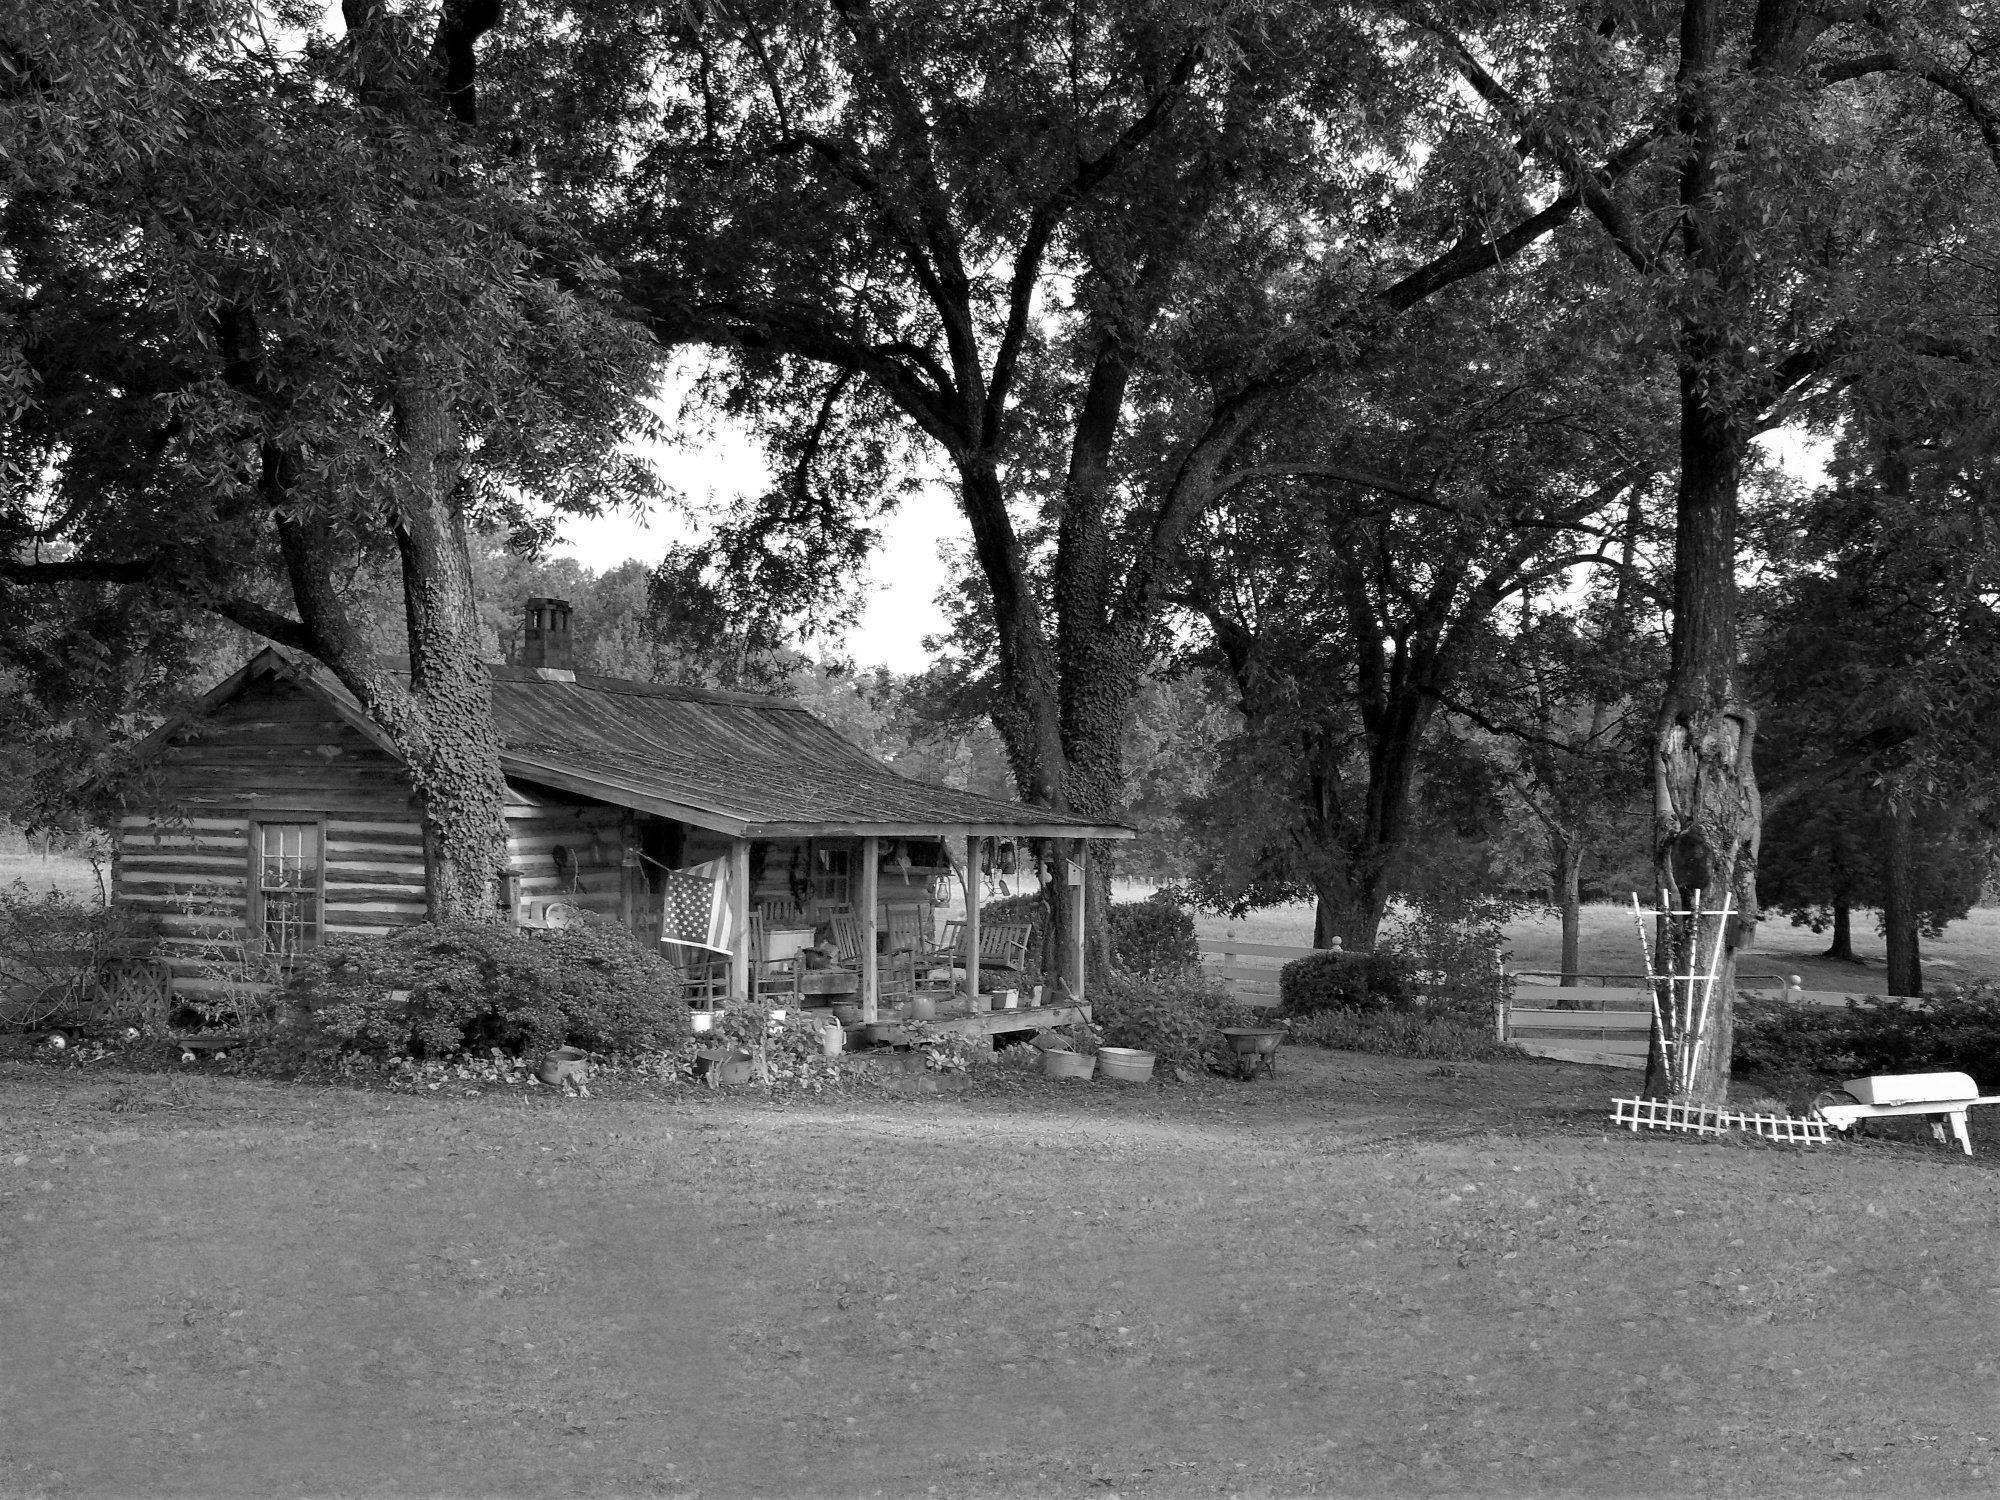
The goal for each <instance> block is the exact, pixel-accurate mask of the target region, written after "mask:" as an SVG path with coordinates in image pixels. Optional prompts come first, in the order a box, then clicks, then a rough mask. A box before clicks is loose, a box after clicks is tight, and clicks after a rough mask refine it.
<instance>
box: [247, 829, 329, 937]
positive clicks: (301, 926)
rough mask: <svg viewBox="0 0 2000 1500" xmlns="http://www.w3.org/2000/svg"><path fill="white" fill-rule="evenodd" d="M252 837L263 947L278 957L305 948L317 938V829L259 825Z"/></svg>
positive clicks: (318, 865)
mask: <svg viewBox="0 0 2000 1500" xmlns="http://www.w3.org/2000/svg"><path fill="white" fill-rule="evenodd" d="M257 838H258V844H257V854H258V871H259V872H258V877H257V884H258V888H259V889H258V895H259V897H260V900H261V903H262V906H263V912H264V946H265V947H266V948H267V949H268V950H269V951H271V952H273V953H284V954H294V953H298V952H300V951H301V950H303V949H306V948H310V947H312V946H313V944H314V943H315V942H316V941H318V937H319V885H320V845H319V825H318V824H316V823H263V824H260V825H258V830H257Z"/></svg>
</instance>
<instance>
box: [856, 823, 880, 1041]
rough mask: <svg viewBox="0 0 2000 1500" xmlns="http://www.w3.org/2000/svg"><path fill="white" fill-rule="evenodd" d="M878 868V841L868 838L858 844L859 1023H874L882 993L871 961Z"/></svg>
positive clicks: (878, 978) (873, 944) (878, 973)
mask: <svg viewBox="0 0 2000 1500" xmlns="http://www.w3.org/2000/svg"><path fill="white" fill-rule="evenodd" d="M881 865H882V841H881V840H880V839H879V838H875V837H873V836H872V835H871V836H870V837H868V838H865V839H863V840H862V841H861V1019H862V1020H864V1021H872V1020H874V1019H875V1007H876V1005H877V1004H878V1003H879V1000H880V996H881V993H882V975H881V966H880V964H879V963H878V961H877V960H876V957H875V899H876V895H877V889H878V885H879V881H880V869H881Z"/></svg>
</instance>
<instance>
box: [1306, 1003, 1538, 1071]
mask: <svg viewBox="0 0 2000 1500" xmlns="http://www.w3.org/2000/svg"><path fill="white" fill-rule="evenodd" d="M1291 1035H1292V1040H1293V1041H1295V1042H1300V1043H1304V1044H1307V1045H1310V1046H1314V1047H1336V1048H1339V1049H1340V1050H1342V1051H1345V1052H1373V1053H1376V1054H1378V1055H1380V1056H1383V1057H1421V1058H1429V1059H1433V1060H1436V1061H1439V1062H1481V1061H1488V1060H1491V1059H1493V1058H1500V1057H1513V1058H1518V1057H1519V1056H1520V1055H1521V1054H1520V1052H1519V1051H1518V1050H1517V1049H1516V1048H1513V1047H1510V1046H1508V1045H1507V1044H1506V1043H1505V1042H1502V1041H1500V1040H1499V1039H1498V1038H1496V1037H1495V1036H1494V1034H1493V1024H1492V1022H1490V1021H1488V1022H1485V1023H1484V1024H1481V1023H1478V1022H1475V1021H1473V1020H1470V1019H1468V1018H1465V1017H1462V1016H1457V1015H1452V1014H1450V1013H1448V1012H1445V1013H1439V1014H1436V1015H1424V1014H1421V1013H1419V1012H1416V1011H1391V1010H1384V1009H1380V1008H1378V1009H1375V1010H1339V1009H1336V1010H1322V1011H1318V1012H1315V1013H1314V1014H1312V1015H1310V1016H1306V1017H1304V1018H1302V1019H1300V1020H1297V1021H1294V1022H1292V1023H1291Z"/></svg>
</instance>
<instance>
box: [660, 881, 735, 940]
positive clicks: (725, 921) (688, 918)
mask: <svg viewBox="0 0 2000 1500" xmlns="http://www.w3.org/2000/svg"><path fill="white" fill-rule="evenodd" d="M660 898H661V899H660V941H661V942H663V943H676V944H679V945H680V946H682V947H685V948H711V949H713V950H715V951H716V952H718V953H729V952H733V951H734V937H735V925H736V923H735V916H734V914H733V912H732V911H731V909H730V902H729V861H728V860H726V859H711V860H706V861H704V862H703V863H701V864H698V865H689V866H688V867H687V868H686V869H685V870H669V871H667V875H666V879H665V881H664V882H663V883H662V886H661V890H660Z"/></svg>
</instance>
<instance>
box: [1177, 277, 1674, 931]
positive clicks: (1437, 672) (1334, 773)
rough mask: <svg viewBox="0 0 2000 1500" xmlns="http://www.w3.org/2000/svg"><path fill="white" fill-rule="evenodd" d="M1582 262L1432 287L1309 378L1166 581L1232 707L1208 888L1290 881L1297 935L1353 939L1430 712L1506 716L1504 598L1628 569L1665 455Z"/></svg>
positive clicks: (1422, 747) (1403, 820)
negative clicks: (1629, 519) (1217, 843)
mask: <svg viewBox="0 0 2000 1500" xmlns="http://www.w3.org/2000/svg"><path fill="white" fill-rule="evenodd" d="M1588 250H1589V246H1588V245H1587V244H1586V246H1585V247H1583V253H1580V254H1579V256H1578V258H1579V259H1582V260H1585V261H1587V260H1588V258H1589V257H1588V254H1587V252H1588ZM1579 281H1580V278H1579V277H1578V274H1577V271H1576V268H1575V267H1574V266H1573V265H1571V264H1569V263H1568V261H1567V260H1566V259H1565V258H1563V257H1562V256H1560V255H1559V254H1558V255H1554V256H1551V257H1549V258H1547V259H1546V260H1544V261H1543V262H1542V263H1541V264H1540V265H1538V266H1537V267H1535V268H1534V271H1533V274H1529V273H1528V272H1527V271H1525V270H1523V271H1518V272H1516V273H1515V274H1514V275H1513V277H1511V278H1510V284H1509V285H1508V286H1507V287H1505V288H1504V290H1503V289H1490V288H1468V289H1460V290H1457V291H1454V292H1452V293H1448V294H1446V295H1445V296H1444V297H1442V298H1440V299H1438V300H1437V301H1436V302H1435V303H1434V304H1433V305H1431V306H1429V307H1428V308H1426V309H1423V310H1421V311H1419V312H1414V313H1412V314H1411V315H1410V316H1409V317H1407V318H1405V319H1404V320H1403V323H1402V325H1401V327H1400V328H1399V330H1398V336H1397V337H1396V338H1394V339H1386V338H1385V339H1384V340H1383V341H1382V343H1381V345H1380V346H1379V347H1378V348H1377V349H1376V350H1375V351H1374V352H1373V354H1372V356H1371V357H1370V358H1369V359H1368V360H1367V361H1366V362H1360V361H1357V363H1356V364H1354V365H1352V366H1350V367H1349V368H1346V369H1344V370H1341V371H1339V372H1335V373H1330V374H1329V375H1328V376H1327V377H1326V378H1325V379H1324V380H1323V381H1320V382H1316V383H1314V384H1312V385H1309V386H1307V387H1304V388H1302V389H1301V390H1300V391H1299V392H1298V393H1296V395H1295V397H1294V398H1293V399H1292V400H1291V401H1289V402H1287V403H1286V404H1285V405H1284V406H1282V407H1281V408H1280V412H1281V413H1282V418H1281V420H1278V421H1275V422H1273V423H1272V426H1271V430H1270V432H1269V433H1268V434H1267V435H1265V436H1264V437H1263V438H1262V439H1261V440H1260V441H1259V442H1258V443H1256V444H1255V445H1254V447H1250V446H1246V450H1245V451H1244V453H1243V460H1244V461H1243V462H1242V464H1241V465H1240V466H1238V467H1232V468H1231V469H1230V470H1228V471H1226V472H1225V474H1224V476H1223V479H1224V482H1225V483H1231V482H1233V492H1232V493H1229V494H1228V495H1227V496H1226V498H1225V499H1224V500H1223V502H1222V503H1220V504H1218V505H1217V506H1216V507H1215V508H1214V509H1213V511H1212V512H1211V514H1210V515H1209V516H1208V518H1207V519H1206V521H1205V522H1204V523H1203V525H1202V526H1201V527H1200V528H1198V530H1197V532H1196V536H1195V540H1194V543H1193V544H1192V545H1191V547H1190V549H1189V561H1188V565H1187V575H1186V576H1187V583H1186V587H1185V591H1184V593H1183V594H1182V595H1181V596H1180V601H1181V603H1182V604H1183V605H1184V606H1185V608H1186V609H1187V610H1188V611H1189V612H1190V613H1191V614H1192V615H1193V616H1194V617H1195V619H1197V620H1198V621H1199V622H1200V625H1201V627H1202V628H1203V630H1204V633H1205V635H1206V637H1207V645H1208V649H1209V650H1210V652H1212V654H1213V659H1214V660H1215V661H1216V662H1217V663H1218V664H1219V665H1221V666H1222V667H1223V668H1224V669H1225V670H1226V672H1227V673H1228V675H1229V677H1230V679H1231V681H1232V682H1233V683H1234V684H1235V686H1236V690H1237V693H1238V696H1239V702H1240V705H1241V708H1242V712H1243V714H1244V732H1243V733H1242V735H1241V736H1240V737H1239V738H1238V739H1237V740H1236V741H1235V742H1234V759H1235V761H1236V763H1237V764H1236V766H1235V769H1234V773H1233V774H1232V775H1231V776H1230V777H1229V778H1228V779H1227V781H1226V782H1225V783H1223V784H1222V786H1221V787H1220V788H1219V790H1218V793H1217V794H1215V795H1212V796H1211V799H1210V801H1211V804H1212V806H1211V817H1210V818H1209V825H1210V827H1211V829H1212V830H1214V831H1215V832H1216V833H1218V834H1220V835H1221V836H1222V838H1221V842H1222V844H1223V848H1224V852H1225V858H1223V859H1222V860H1220V861H1216V862H1213V863H1212V864H1211V871H1212V874H1213V875H1214V876H1219V877H1221V880H1220V884H1219V885H1218V884H1217V882H1216V881H1215V880H1213V879H1212V880H1211V882H1210V885H1211V893H1212V894H1216V895H1225V894H1232V893H1230V892H1228V891H1227V889H1226V887H1227V885H1228V884H1229V881H1230V876H1229V873H1228V872H1229V870H1230V867H1231V866H1232V865H1233V866H1234V867H1235V868H1236V871H1237V874H1236V875H1235V877H1234V878H1235V882H1236V884H1237V885H1238V886H1239V887H1240V891H1238V892H1236V893H1234V894H1238V895H1241V896H1249V897H1250V898H1251V899H1253V900H1261V899H1283V898H1285V897H1287V896H1289V895H1290V894H1292V893H1294V892H1297V891H1299V890H1303V891H1305V892H1309V893H1310V894H1311V895H1312V896H1313V897H1314V898H1315V900H1316V909H1317V916H1316V921H1315V932H1314V940H1315V942H1316V943H1318V944H1320V945H1322V946H1324V945H1326V944H1328V943H1330V942H1331V941H1332V940H1333V939H1334V938H1336V937H1338V938H1340V939H1341V940H1342V941H1343V942H1344V943H1345V944H1347V945H1348V946H1350V947H1363V948H1365V947H1368V946H1371V945H1372V944H1373V943H1374V941H1375V936H1376V933H1377V930H1378V929H1379V927H1380V925H1381V922H1382V919H1383V915H1384V913H1385V911H1386V909H1387V906H1388V902H1389V899H1390V897H1391V896H1392V895H1393V894H1394V893H1395V891H1396V890H1397V888H1398V885H1399V882H1400V880H1401V877H1402V873H1403V871H1404V869H1405V867H1406V866H1407V865H1408V863H1409V861H1410V859H1411V857H1412V855H1413V854H1414V853H1415V849H1414V845H1413V840H1414V838H1415V836H1416V833H1417V830H1418V829H1419V827H1420V826H1421V818H1420V813H1421V807H1420V805H1419V801H1418V796H1417V794H1418V789H1419V786H1420V785H1421V784H1422V783H1423V782H1424V781H1425V780H1426V779H1428V780H1429V781H1430V783H1431V787H1432V790H1431V791H1430V792H1429V793H1427V794H1426V798H1425V800H1426V801H1431V802H1435V801H1437V800H1438V799H1439V798H1440V797H1441V796H1442V795H1444V793H1443V792H1442V790H1441V787H1440V778H1439V777H1438V776H1436V775H1430V774H1429V773H1427V772H1426V770H1425V764H1424V763H1425V758H1426V756H1427V755H1428V754H1430V753H1431V750H1432V749H1433V748H1438V749H1442V750H1450V749H1451V747H1449V746H1446V745H1443V744H1442V743H1441V742H1440V743H1439V744H1437V745H1436V746H1435V747H1434V745H1433V741H1434V740H1435V738H1436V737H1435V736H1433V735H1432V733H1431V728H1432V725H1433V723H1434V721H1435V719H1436V717H1437V716H1438V715H1439V714H1440V713H1441V712H1445V711H1450V712H1453V713H1456V714H1458V715H1460V716H1463V717H1467V718H1470V719H1473V720H1474V721H1476V722H1477V723H1478V724H1479V725H1480V726H1481V727H1482V728H1484V729H1487V730H1489V731H1490V730H1494V729H1496V728H1499V727H1501V726H1503V725H1510V726H1511V725H1515V724H1516V723H1517V721H1519V720H1520V719H1521V718H1522V714H1521V712H1520V704H1519V702H1518V699H1519V697H1520V694H1521V692H1522V689H1523V686H1524V684H1523V682H1522V679H1521V676H1520V674H1519V673H1518V672H1510V671H1507V670H1504V669H1503V668H1502V667H1501V665H1500V663H1499V661H1498V658H1497V657H1496V652H1498V651H1499V650H1500V649H1501V647H1502V646H1503V644H1504V636H1503V632H1502V631H1501V628H1500V621H1499V614H1500V610H1501V606H1502V605H1503V604H1505V603H1507V602H1508V601H1510V600H1512V599H1514V598H1515V597H1516V596H1518V595H1523V594H1532V593H1534V592H1537V591H1540V592H1547V591H1550V590H1552V589H1561V588H1565V587H1567V586H1568V584H1569V582H1570V580H1571V579H1572V577H1573V576H1581V577H1583V578H1585V579H1587V578H1588V577H1589V575H1590V574H1591V573H1592V572H1594V571H1597V570H1603V571H1624V572H1628V573H1629V572H1630V571H1631V568H1632V563H1631V559H1630V557H1629V554H1628V553H1627V551H1626V550H1625V549H1624V548H1623V547H1622V545H1621V542H1620V536H1621V533H1622V530H1623V528H1622V525H1621V518H1622V517H1624V516H1625V515H1627V514H1628V513H1630V512H1631V511H1632V510H1633V509H1634V508H1635V507H1636V497H1637V496H1638V495H1640V494H1642V493H1644V492H1645V490H1646V489H1647V488H1648V486H1649V485H1650V483H1651V482H1652V480H1653V477H1654V474H1655V473H1656V472H1657V470H1658V469H1659V468H1660V467H1662V466H1663V465H1664V463H1665V461H1666V456H1665V454H1664V453H1661V452H1660V451H1658V450H1659V449H1660V447H1661V444H1660V436H1661V421H1660V416H1661V411H1660V407H1661V394H1662V393H1661V391H1660V389H1659V386H1658V382H1657V381H1653V382H1649V381H1648V380H1647V378H1646V371H1647V366H1648V362H1649V352H1648V350H1647V349H1646V348H1645V346H1644V345H1643V344H1642V343H1641V344H1635V343H1632V342H1629V341H1628V340H1627V339H1626V338H1625V337H1623V336H1622V334H1621V331H1620V325H1619V323H1618V320H1617V319H1616V318H1615V317H1613V316H1611V314H1610V309H1609V308H1608V306H1606V305H1605V304H1604V303H1600V302H1599V301H1598V300H1597V299H1593V298H1588V297H1586V298H1583V299H1581V301H1580V303H1578V304H1576V305H1575V308H1574V310H1571V309H1569V308H1567V307H1565V304H1564V299H1562V298H1561V297H1560V296H1558V295H1557V294H1556V291H1555V288H1556V287H1557V286H1559V285H1563V284H1569V285H1576V284H1579ZM1581 284H1584V285H1588V283H1587V282H1582V283H1581ZM1628 502H1629V503H1628ZM1519 732H1520V733H1526V732H1527V731H1526V730H1525V729H1523V730H1520V731H1519ZM1453 756H1454V758H1453V760H1452V764H1453V765H1454V766H1455V767H1457V768H1458V769H1459V770H1463V768H1464V764H1465V763H1464V761H1463V759H1462V757H1458V756H1457V754H1456V752H1455V751H1454V752H1453ZM1252 809H1256V810H1257V812H1258V813H1259V814H1260V815H1257V816H1248V814H1249V813H1250V812H1251V810H1252ZM1229 850H1233V851H1234V856H1235V857H1234V858H1233V859H1232V858H1229V857H1227V854H1226V851H1229Z"/></svg>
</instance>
